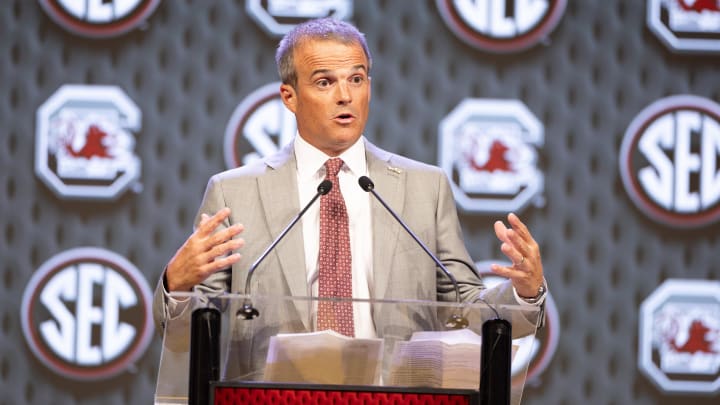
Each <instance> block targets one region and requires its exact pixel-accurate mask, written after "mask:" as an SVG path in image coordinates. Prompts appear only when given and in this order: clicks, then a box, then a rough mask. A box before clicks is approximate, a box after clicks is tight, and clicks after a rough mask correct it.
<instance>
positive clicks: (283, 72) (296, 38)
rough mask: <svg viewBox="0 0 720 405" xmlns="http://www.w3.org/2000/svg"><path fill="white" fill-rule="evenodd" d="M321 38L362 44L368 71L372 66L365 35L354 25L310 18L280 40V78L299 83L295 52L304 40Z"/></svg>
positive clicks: (278, 64) (336, 20)
mask: <svg viewBox="0 0 720 405" xmlns="http://www.w3.org/2000/svg"><path fill="white" fill-rule="evenodd" d="M309 39H321V40H332V41H338V42H341V43H343V44H359V45H360V46H362V48H363V51H364V52H365V56H366V57H367V60H368V67H367V68H368V72H369V70H370V66H372V56H370V49H368V46H367V42H366V41H365V35H364V34H363V33H362V32H360V31H358V29H357V28H355V26H354V25H352V24H350V23H348V22H345V21H341V20H338V19H335V18H320V19H316V20H310V21H307V22H304V23H302V24H299V25H297V26H295V28H293V29H292V30H291V31H290V32H288V33H287V34H285V36H284V37H283V38H282V39H281V40H280V43H279V44H278V48H277V52H275V63H276V64H277V69H278V73H279V74H280V80H282V82H283V83H285V84H289V85H291V86H293V87H295V86H296V85H297V71H296V70H295V64H294V61H293V52H294V51H295V49H296V48H297V47H298V45H300V44H301V43H302V42H303V41H305V40H309Z"/></svg>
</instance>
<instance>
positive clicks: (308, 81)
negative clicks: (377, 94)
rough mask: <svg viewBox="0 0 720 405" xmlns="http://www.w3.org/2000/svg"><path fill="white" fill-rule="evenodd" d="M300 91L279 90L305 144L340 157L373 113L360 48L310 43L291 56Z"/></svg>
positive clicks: (295, 89)
mask: <svg viewBox="0 0 720 405" xmlns="http://www.w3.org/2000/svg"><path fill="white" fill-rule="evenodd" d="M293 61H294V64H295V70H296V72H297V85H296V86H295V87H292V86H290V85H289V84H283V85H282V86H280V95H281V97H282V100H283V103H285V106H287V108H288V109H290V111H292V112H293V113H295V119H296V120H297V126H298V132H299V133H300V136H302V137H303V139H304V140H305V141H307V142H308V143H309V144H311V145H313V146H315V147H316V148H318V149H320V150H321V151H323V152H325V153H326V154H327V155H329V156H337V155H339V154H341V153H342V152H344V151H345V150H346V149H348V148H349V147H350V146H352V145H353V144H354V143H355V141H357V140H358V138H360V136H361V135H362V132H363V130H364V129H365V123H366V122H367V117H368V110H369V107H370V77H369V76H368V68H369V66H368V60H367V58H366V57H365V53H364V52H363V48H362V46H361V45H360V44H347V45H346V44H343V43H341V42H337V41H333V40H306V41H304V42H302V43H301V44H300V45H299V46H298V47H297V48H295V51H294V54H293Z"/></svg>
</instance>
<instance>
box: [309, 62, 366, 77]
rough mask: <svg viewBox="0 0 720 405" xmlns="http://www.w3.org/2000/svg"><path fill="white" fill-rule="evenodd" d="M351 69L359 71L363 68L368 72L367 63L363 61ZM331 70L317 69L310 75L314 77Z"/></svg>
mask: <svg viewBox="0 0 720 405" xmlns="http://www.w3.org/2000/svg"><path fill="white" fill-rule="evenodd" d="M350 70H352V71H355V72H358V71H361V70H362V71H365V72H367V68H366V67H365V65H364V64H362V63H361V64H359V65H355V66H353V67H352V68H350ZM331 71H332V70H331V69H316V70H313V71H312V74H311V75H310V77H314V76H316V75H318V74H326V73H328V72H331Z"/></svg>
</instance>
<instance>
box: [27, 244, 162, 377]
mask: <svg viewBox="0 0 720 405" xmlns="http://www.w3.org/2000/svg"><path fill="white" fill-rule="evenodd" d="M151 301H152V299H151V292H150V288H149V287H148V285H147V282H146V281H145V278H144V277H143V275H142V274H141V273H140V272H139V271H138V270H137V269H136V268H135V266H133V265H132V264H131V263H130V262H128V261H127V260H125V258H123V257H121V256H119V255H117V254H115V253H113V252H110V251H107V250H104V249H99V248H91V247H84V248H76V249H72V250H68V251H65V252H63V253H60V254H58V255H56V256H54V257H52V258H51V259H50V260H48V261H47V262H45V263H44V264H43V265H42V266H41V267H40V268H39V269H38V270H37V271H36V272H35V274H33V277H32V278H31V280H30V282H29V283H28V285H27V287H26V288H25V292H24V294H23V299H22V306H21V320H22V329H23V334H24V335H25V340H26V341H27V344H28V346H29V347H30V349H31V350H32V352H33V354H34V355H35V356H36V357H37V358H38V360H40V361H41V362H42V363H43V364H44V365H45V366H47V367H48V368H49V369H50V370H52V371H54V372H56V373H57V374H59V375H62V376H64V377H67V378H70V379H74V380H101V379H107V378H110V377H113V376H115V375H118V374H120V373H121V372H123V371H125V370H127V369H128V368H129V367H131V366H132V365H133V364H134V362H135V361H137V360H138V359H139V358H140V356H142V355H143V353H144V352H145V349H146V348H147V346H148V344H149V343H150V339H151V337H152V331H153V326H152V309H151V305H152V304H151Z"/></svg>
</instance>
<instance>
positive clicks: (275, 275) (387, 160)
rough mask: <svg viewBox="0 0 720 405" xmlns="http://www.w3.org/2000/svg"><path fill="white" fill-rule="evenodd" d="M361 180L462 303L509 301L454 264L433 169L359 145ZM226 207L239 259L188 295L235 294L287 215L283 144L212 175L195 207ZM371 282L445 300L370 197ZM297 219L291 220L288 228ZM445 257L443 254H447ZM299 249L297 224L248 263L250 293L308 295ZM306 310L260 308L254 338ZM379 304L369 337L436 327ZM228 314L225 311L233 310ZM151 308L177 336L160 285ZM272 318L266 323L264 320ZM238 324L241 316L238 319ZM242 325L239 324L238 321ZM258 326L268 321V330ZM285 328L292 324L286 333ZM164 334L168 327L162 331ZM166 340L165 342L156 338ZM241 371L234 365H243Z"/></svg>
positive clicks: (453, 217)
mask: <svg viewBox="0 0 720 405" xmlns="http://www.w3.org/2000/svg"><path fill="white" fill-rule="evenodd" d="M365 147H366V155H367V156H366V157H367V164H368V171H369V177H370V178H371V179H372V180H373V182H374V183H375V190H376V191H377V193H378V194H379V195H381V196H382V197H383V199H384V200H385V201H386V202H387V203H388V205H389V206H390V207H392V208H393V210H395V212H397V213H398V215H399V216H400V217H401V218H403V219H404V220H405V221H406V223H407V224H408V226H409V227H410V229H412V230H413V231H414V233H415V234H416V235H417V236H418V237H419V238H420V239H421V240H422V241H423V242H424V243H425V244H426V245H427V246H428V248H429V249H430V250H431V251H432V252H434V254H435V255H437V257H438V258H439V259H440V260H441V261H443V263H444V264H445V266H446V267H447V269H448V270H449V271H450V272H451V273H452V274H453V275H454V276H455V278H456V279H457V281H458V284H459V287H460V291H461V294H462V299H463V300H465V301H468V300H472V299H473V298H475V297H477V296H478V294H480V293H481V292H482V293H483V295H484V298H485V299H486V300H488V301H491V302H500V303H508V304H516V303H517V302H516V301H515V298H514V295H513V293H512V288H511V287H509V285H506V286H504V287H500V288H494V289H492V291H490V290H488V291H485V289H484V286H483V284H482V281H481V279H480V277H479V276H478V275H477V274H476V273H475V271H474V269H472V268H470V267H468V266H466V265H463V264H460V263H458V262H457V261H452V260H460V261H464V262H465V263H472V259H471V258H470V255H469V254H468V252H467V250H466V248H465V244H464V242H463V237H462V232H461V229H460V224H459V221H458V217H457V211H456V206H455V200H454V198H453V194H452V190H451V188H450V184H449V181H448V179H447V176H446V175H445V174H444V172H443V171H442V170H441V169H440V168H438V167H435V166H430V165H427V164H424V163H420V162H417V161H413V160H410V159H407V158H404V157H401V156H398V155H394V154H392V153H389V152H387V151H384V150H382V149H379V148H378V147H376V146H374V145H373V144H371V143H370V142H366V145H365ZM226 206H227V207H229V208H230V209H231V212H232V214H231V216H230V218H229V221H227V223H226V224H224V225H225V226H228V225H230V224H232V223H242V224H244V226H245V230H244V231H243V233H242V235H241V236H242V238H243V239H245V242H246V244H245V246H244V247H243V248H242V249H241V251H240V253H241V254H242V256H243V258H242V259H241V260H240V261H239V262H238V263H236V264H235V265H234V266H233V268H232V270H231V271H230V270H228V271H222V272H218V273H216V274H214V275H213V276H211V277H210V278H208V279H207V280H206V281H205V282H204V283H202V284H201V285H198V286H196V287H195V290H196V291H201V292H207V293H217V292H223V291H231V292H233V293H243V291H244V288H245V281H246V277H247V272H248V269H249V267H250V265H251V263H252V262H253V261H254V260H255V259H256V258H257V257H259V256H260V254H261V253H262V252H263V251H264V250H265V248H266V247H267V246H268V245H269V244H270V243H271V242H272V241H273V239H274V238H275V237H277V235H279V234H280V232H281V231H282V230H283V228H284V227H285V226H286V225H287V224H288V223H289V222H290V220H291V219H292V218H293V217H294V216H295V215H297V213H298V212H299V211H300V209H301V207H300V206H299V196H298V190H297V175H296V162H295V155H294V153H293V148H292V143H291V144H290V145H288V146H286V147H284V148H283V149H282V150H281V151H280V152H278V153H277V154H275V155H273V156H270V157H267V158H266V159H264V160H262V161H260V162H257V163H255V164H251V165H247V166H243V167H240V168H236V169H232V170H229V171H226V172H223V173H220V174H217V175H215V176H213V177H212V178H211V179H210V181H209V183H208V186H207V189H206V192H205V196H204V199H203V202H202V204H201V207H200V210H199V212H198V218H199V216H200V214H201V213H205V214H208V215H212V214H214V213H215V212H217V211H218V210H220V209H221V208H223V207H226ZM371 216H372V224H369V226H372V234H373V235H374V238H373V246H372V252H373V273H374V285H372V286H370V291H371V292H372V294H373V298H376V299H402V300H429V301H435V300H439V301H454V300H455V292H454V289H453V285H452V283H451V281H450V280H449V279H448V277H447V276H445V275H444V274H443V273H442V272H441V270H439V269H438V268H437V266H436V265H435V263H434V262H433V261H432V260H431V259H430V258H429V257H428V256H427V255H426V253H425V252H424V251H423V250H422V249H421V248H420V247H419V246H418V245H417V243H416V242H415V241H414V240H413V239H412V238H411V237H410V236H409V235H408V234H407V233H406V232H405V230H404V229H403V228H402V227H401V226H400V225H399V224H398V223H397V221H396V220H395V219H394V218H392V216H391V215H390V214H389V213H388V212H387V211H386V209H385V208H384V207H383V206H382V205H381V204H380V203H379V202H378V201H376V200H375V199H374V198H372V197H371ZM298 225H299V224H298ZM448 259H450V260H448ZM304 263H305V253H304V247H303V240H302V230H301V226H296V227H295V228H294V229H293V230H292V231H290V232H289V233H288V234H287V235H286V237H285V238H284V239H283V240H282V241H281V242H280V243H279V244H278V245H277V247H276V249H274V251H273V252H271V253H270V254H269V255H268V256H267V257H266V259H265V260H264V262H263V263H262V264H261V265H260V266H259V267H258V268H257V269H256V271H255V273H254V275H253V278H252V283H251V289H252V290H251V291H252V294H253V295H287V296H299V297H304V296H308V295H309V294H308V283H307V275H306V272H305V264H304ZM310 308H311V307H310V306H309V305H305V304H303V303H302V302H301V303H298V302H295V303H293V304H292V305H287V306H284V305H280V306H273V308H264V309H263V311H264V312H263V314H262V315H261V318H262V317H263V316H264V322H265V323H264V325H265V326H266V327H265V328H263V331H262V335H263V337H262V339H265V338H266V336H265V335H267V336H272V335H273V334H274V333H277V332H283V331H288V332H299V331H309V330H310V325H311V313H310ZM388 308H389V307H388V306H384V305H377V306H374V307H373V319H374V321H375V326H376V330H377V332H378V335H380V336H382V337H386V338H387V337H388V336H395V337H397V338H399V339H403V338H407V337H408V336H409V335H408V334H409V333H411V332H412V331H414V330H419V329H428V328H436V327H437V320H438V314H436V313H427V312H426V313H422V314H420V313H410V312H412V311H406V310H398V311H390V310H388ZM233 310H234V309H233ZM186 312H189V311H186ZM154 314H155V320H156V324H158V325H160V326H161V327H172V329H179V330H178V331H177V334H178V335H180V336H182V335H184V336H185V338H184V339H183V343H181V345H182V346H185V345H186V338H187V331H188V330H189V325H188V322H189V314H188V313H185V314H181V316H177V317H176V318H174V319H173V320H170V319H169V317H168V314H167V311H166V305H165V300H164V294H163V285H162V281H161V282H160V283H158V287H157V289H156V292H155V302H154ZM272 320H274V321H272ZM240 322H242V321H240ZM246 322H247V321H246ZM268 322H270V323H276V324H275V325H274V326H268V324H267V323H268ZM239 326H240V327H239V328H238V327H237V326H233V329H237V330H235V332H234V333H235V335H234V336H235V337H234V339H235V340H238V341H248V340H252V339H253V338H254V339H256V340H257V339H259V338H260V337H259V336H258V335H259V334H260V332H261V331H259V330H257V329H254V330H251V331H248V330H244V331H243V330H242V329H247V328H243V327H242V326H243V325H239ZM288 329H294V330H288ZM167 332H172V334H175V333H176V332H173V331H170V330H168V331H167ZM168 343H170V341H169V340H168V339H166V344H168ZM243 368H244V367H243Z"/></svg>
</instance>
